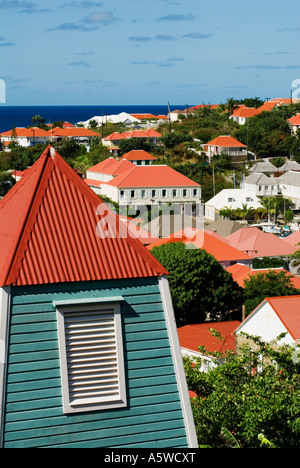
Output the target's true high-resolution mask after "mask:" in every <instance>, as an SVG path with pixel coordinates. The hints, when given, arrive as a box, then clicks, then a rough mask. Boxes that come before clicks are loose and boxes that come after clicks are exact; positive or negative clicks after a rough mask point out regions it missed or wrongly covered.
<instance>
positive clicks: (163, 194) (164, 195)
mask: <svg viewBox="0 0 300 468" xmlns="http://www.w3.org/2000/svg"><path fill="white" fill-rule="evenodd" d="M161 196H162V198H166V196H167V191H166V189H163V190H162V191H161Z"/></svg>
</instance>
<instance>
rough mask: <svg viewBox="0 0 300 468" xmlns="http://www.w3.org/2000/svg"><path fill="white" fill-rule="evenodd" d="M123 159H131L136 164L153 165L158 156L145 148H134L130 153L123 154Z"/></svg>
mask: <svg viewBox="0 0 300 468" xmlns="http://www.w3.org/2000/svg"><path fill="white" fill-rule="evenodd" d="M122 159H126V160H127V161H130V162H131V163H132V164H135V165H136V166H151V164H152V163H153V161H156V157H155V156H152V154H150V153H147V151H144V150H132V151H129V153H126V154H123V156H122Z"/></svg>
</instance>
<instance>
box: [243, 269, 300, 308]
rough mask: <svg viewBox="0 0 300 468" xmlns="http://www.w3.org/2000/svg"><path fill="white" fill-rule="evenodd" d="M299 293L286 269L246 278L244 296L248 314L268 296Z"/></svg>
mask: <svg viewBox="0 0 300 468" xmlns="http://www.w3.org/2000/svg"><path fill="white" fill-rule="evenodd" d="M296 294H298V289H296V288H295V287H294V285H293V283H292V279H291V276H288V275H287V273H286V271H280V272H275V271H272V270H270V271H268V272H267V273H258V274H256V275H254V276H250V277H249V278H247V279H245V282H244V298H245V307H246V314H249V313H250V312H252V311H253V310H254V309H255V308H256V307H257V306H258V305H259V304H260V303H261V302H262V301H263V300H264V299H265V298H266V297H278V296H293V295H296Z"/></svg>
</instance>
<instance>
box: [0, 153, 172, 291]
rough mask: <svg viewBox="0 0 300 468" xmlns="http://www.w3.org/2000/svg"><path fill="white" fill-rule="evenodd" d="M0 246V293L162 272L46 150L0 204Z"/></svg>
mask: <svg viewBox="0 0 300 468" xmlns="http://www.w3.org/2000/svg"><path fill="white" fill-rule="evenodd" d="M101 212H102V214H101ZM0 242H1V245H6V247H7V248H6V249H2V251H1V252H0V286H8V285H16V286H23V285H36V284H48V283H62V282H75V281H96V280H108V279H125V278H138V277H149V276H159V275H163V274H166V273H167V272H166V270H165V269H164V268H163V267H162V266H161V265H160V263H159V262H158V261H157V260H156V259H155V258H154V257H153V256H152V255H151V254H150V253H149V252H148V251H147V250H146V249H145V248H144V247H143V245H142V244H141V243H140V241H139V240H138V239H136V238H134V237H133V236H130V235H129V234H128V229H127V227H126V226H125V225H124V224H123V223H118V222H117V217H116V215H115V214H114V213H112V212H111V211H110V210H109V209H108V208H107V206H106V205H105V204H104V203H103V202H102V201H101V200H100V199H99V197H98V196H97V195H96V194H95V193H94V192H93V191H92V190H91V189H90V188H89V187H88V186H87V185H86V184H85V183H84V181H83V180H82V179H81V178H80V177H79V176H78V175H77V174H76V173H75V172H74V171H73V169H71V168H70V166H68V164H67V163H66V162H65V161H64V160H63V159H62V158H61V156H59V154H58V153H57V152H56V151H55V150H54V149H53V148H51V147H50V146H48V148H47V149H46V150H45V152H44V153H43V155H42V156H41V158H40V159H39V160H38V161H37V162H36V163H35V164H34V165H33V166H32V168H31V169H30V170H29V171H28V172H27V173H26V174H25V176H24V177H23V178H22V180H21V181H20V182H18V183H17V184H16V185H15V186H14V187H13V188H12V189H11V190H10V192H9V193H8V194H7V195H6V196H5V197H4V198H3V200H2V201H1V203H0Z"/></svg>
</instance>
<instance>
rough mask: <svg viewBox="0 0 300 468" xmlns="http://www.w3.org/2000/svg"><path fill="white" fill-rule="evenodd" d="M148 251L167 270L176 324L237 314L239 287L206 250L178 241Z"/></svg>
mask: <svg viewBox="0 0 300 468" xmlns="http://www.w3.org/2000/svg"><path fill="white" fill-rule="evenodd" d="M191 247H192V246H191ZM151 252H152V254H153V255H154V256H155V257H156V258H157V259H158V260H159V261H160V262H161V263H162V265H163V266H164V267H165V268H166V269H167V271H168V272H169V273H170V277H169V282H170V290H171V295H172V299H173V305H174V311H175V316H176V321H177V324H178V325H185V324H187V323H199V322H203V321H204V320H205V319H206V318H207V316H209V317H210V319H211V320H214V319H217V318H223V319H224V318H225V317H228V316H229V315H230V313H231V312H237V313H240V308H241V304H242V290H241V288H240V287H239V286H238V284H237V283H236V282H235V281H233V279H232V276H231V275H230V274H229V273H228V272H227V271H226V270H225V269H224V268H223V267H222V266H221V265H220V263H219V262H218V261H217V260H216V259H215V258H214V257H213V256H212V255H210V254H208V253H207V252H206V251H205V250H202V249H195V248H187V246H186V245H185V244H183V243H182V242H178V243H171V244H163V245H161V246H159V247H154V248H153V249H152V251H151Z"/></svg>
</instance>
